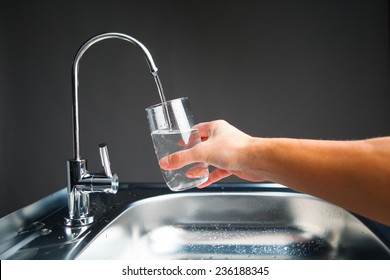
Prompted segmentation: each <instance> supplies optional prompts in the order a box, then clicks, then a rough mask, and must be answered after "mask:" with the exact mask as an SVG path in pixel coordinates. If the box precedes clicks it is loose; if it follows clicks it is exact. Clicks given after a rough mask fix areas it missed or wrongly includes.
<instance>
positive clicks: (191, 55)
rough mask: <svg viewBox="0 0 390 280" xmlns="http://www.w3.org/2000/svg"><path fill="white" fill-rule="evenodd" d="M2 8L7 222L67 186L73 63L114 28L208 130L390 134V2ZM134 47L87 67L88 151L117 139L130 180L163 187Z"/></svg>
mask: <svg viewBox="0 0 390 280" xmlns="http://www.w3.org/2000/svg"><path fill="white" fill-rule="evenodd" d="M8 2H9V4H8V5H4V3H3V5H2V8H1V10H0V21H1V22H0V92H1V96H0V106H1V108H0V112H1V116H0V117H1V118H0V126H1V139H0V141H1V143H0V144H1V145H0V149H1V150H0V153H1V154H0V155H1V156H0V172H1V173H0V178H1V181H0V182H1V183H0V205H1V206H0V216H4V215H6V214H8V213H10V212H12V211H14V210H16V209H18V208H20V207H23V206H25V205H27V204H29V203H31V202H33V201H35V200H37V199H40V198H42V197H43V196H46V195H48V194H50V193H52V192H54V191H57V190H59V189H61V188H63V187H64V186H65V183H66V182H65V181H66V178H65V174H66V170H65V169H66V168H65V163H66V160H67V159H68V158H70V157H71V156H72V137H71V133H72V129H71V65H72V61H73V57H74V55H75V53H76V51H77V49H78V48H79V47H80V46H81V45H82V44H83V43H84V42H85V41H86V40H87V39H89V38H90V37H92V36H94V35H96V34H98V33H103V32H112V31H115V32H123V33H126V34H128V35H131V36H133V37H135V38H137V39H139V40H140V41H141V42H143V43H144V44H145V45H146V46H147V47H148V48H149V50H150V52H151V53H152V55H153V57H154V59H155V62H156V64H157V67H159V69H160V75H161V79H162V82H163V86H164V88H165V91H166V96H167V98H168V99H171V98H176V97H180V96H188V97H189V98H190V101H191V105H192V108H193V111H194V113H195V116H196V117H197V121H198V122H200V121H207V120H212V119H219V118H222V119H226V120H228V121H229V122H231V123H232V124H234V125H236V126H237V127H239V128H240V129H242V130H243V131H245V132H247V133H249V134H251V135H256V136H263V137H304V138H315V139H360V138H367V137H374V136H381V135H389V134H390V110H389V105H390V96H389V16H388V13H389V8H388V1H381V0H375V1H367V0H362V1H357V0H331V1H329V0H327V1H325V0H324V1H313V0H305V1H302V0H300V1H277V0H276V1H275V0H274V1H260V0H257V1H250V0H247V1H242V0H236V1H227V0H223V1H222V0H221V1H217V0H198V1H188V0H187V1H179V0H177V1H170V0H165V1H158V0H156V1H152V0H150V1H145V0H138V1H24V2H23V1H14V2H12V1H8ZM148 71H149V70H148V67H147V64H146V63H145V60H144V58H143V56H142V54H141V53H140V52H139V50H138V49H136V48H135V47H134V46H132V45H129V44H128V43H125V42H123V41H119V40H109V41H104V42H101V43H100V44H98V45H96V46H94V47H92V48H91V49H90V50H89V51H88V52H87V53H86V55H85V56H84V57H83V59H82V60H81V66H80V77H79V78H80V111H81V116H80V117H81V155H82V156H83V157H85V158H87V159H88V160H89V169H90V170H91V171H96V170H97V169H100V168H99V165H98V163H99V160H98V151H97V145H98V144H99V143H100V142H103V141H105V142H108V143H109V150H110V157H111V162H112V168H113V170H114V171H115V172H117V173H118V174H119V176H120V179H121V180H122V181H127V182H130V181H131V182H133V181H137V182H159V181H162V177H161V174H160V171H159V169H158V165H157V161H156V159H155V155H154V151H153V146H152V142H151V140H150V136H149V132H148V125H147V121H146V118H145V112H144V108H145V107H147V106H149V105H152V104H155V103H157V102H158V101H159V99H158V94H157V90H156V88H155V84H154V82H153V79H152V76H151V75H150V74H149V72H148Z"/></svg>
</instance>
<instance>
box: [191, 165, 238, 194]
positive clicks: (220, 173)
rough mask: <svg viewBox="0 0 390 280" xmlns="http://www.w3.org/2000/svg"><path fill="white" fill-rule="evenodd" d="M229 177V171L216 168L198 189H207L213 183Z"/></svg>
mask: <svg viewBox="0 0 390 280" xmlns="http://www.w3.org/2000/svg"><path fill="white" fill-rule="evenodd" d="M230 175H231V173H230V172H229V171H227V170H224V169H219V168H217V169H215V170H213V171H212V172H211V173H210V174H209V179H208V180H207V181H206V182H204V183H203V184H201V185H199V186H198V188H199V189H201V188H204V187H207V186H209V185H211V184H212V183H215V182H217V181H219V180H221V179H223V178H226V177H229V176H230Z"/></svg>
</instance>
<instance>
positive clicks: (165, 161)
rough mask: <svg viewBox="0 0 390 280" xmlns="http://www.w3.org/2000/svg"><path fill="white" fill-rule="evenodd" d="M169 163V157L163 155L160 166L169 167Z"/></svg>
mask: <svg viewBox="0 0 390 280" xmlns="http://www.w3.org/2000/svg"><path fill="white" fill-rule="evenodd" d="M168 165H169V163H168V158H167V157H163V158H162V159H160V167H161V168H163V169H164V168H167V167H168Z"/></svg>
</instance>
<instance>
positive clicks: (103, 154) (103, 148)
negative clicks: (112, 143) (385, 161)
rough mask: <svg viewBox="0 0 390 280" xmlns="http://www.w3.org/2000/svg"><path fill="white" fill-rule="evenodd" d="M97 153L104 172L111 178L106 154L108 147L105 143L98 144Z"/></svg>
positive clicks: (109, 164)
mask: <svg viewBox="0 0 390 280" xmlns="http://www.w3.org/2000/svg"><path fill="white" fill-rule="evenodd" d="M99 153H100V159H101V161H102V165H103V168H104V173H105V174H106V176H107V177H109V178H112V172H111V163H110V157H109V156H108V148H107V144H106V143H101V144H99Z"/></svg>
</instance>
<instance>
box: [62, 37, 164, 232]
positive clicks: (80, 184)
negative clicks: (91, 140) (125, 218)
mask: <svg viewBox="0 0 390 280" xmlns="http://www.w3.org/2000/svg"><path fill="white" fill-rule="evenodd" d="M111 38H116V39H121V40H125V41H127V42H130V43H132V44H133V45H135V46H136V47H138V48H139V49H141V51H142V52H143V54H144V56H145V59H146V61H147V63H148V66H149V68H150V72H151V74H152V75H153V77H154V79H155V82H156V84H157V88H158V91H159V94H160V96H161V95H162V87H161V82H160V79H159V77H158V75H157V71H158V69H157V67H156V65H155V64H154V61H153V58H152V56H151V55H150V53H149V51H148V49H147V48H146V47H145V46H144V45H143V44H142V43H140V42H139V41H138V40H136V39H134V38H132V37H130V36H128V35H125V34H121V33H104V34H100V35H97V36H95V37H93V38H91V39H89V40H88V41H87V42H85V43H84V44H83V45H82V46H81V48H80V49H79V50H78V52H77V54H76V56H75V58H74V61H73V67H72V101H73V103H72V113H73V159H72V160H68V161H67V181H68V182H67V190H68V208H69V215H68V217H65V225H66V226H70V227H81V226H85V225H89V224H91V223H93V215H92V213H91V212H90V201H89V194H90V193H94V192H105V193H110V194H115V193H116V192H117V191H118V188H119V179H118V176H117V175H116V174H112V172H111V167H110V160H109V156H108V150H107V145H106V144H100V145H99V150H100V158H101V161H102V165H103V168H104V172H100V173H89V172H88V171H87V160H86V159H82V158H81V157H80V132H79V105H78V96H79V93H78V72H79V62H80V59H81V57H82V56H83V55H84V53H85V52H86V51H87V50H88V48H89V47H91V46H92V45H94V44H95V43H97V42H99V41H102V40H105V39H111Z"/></svg>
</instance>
